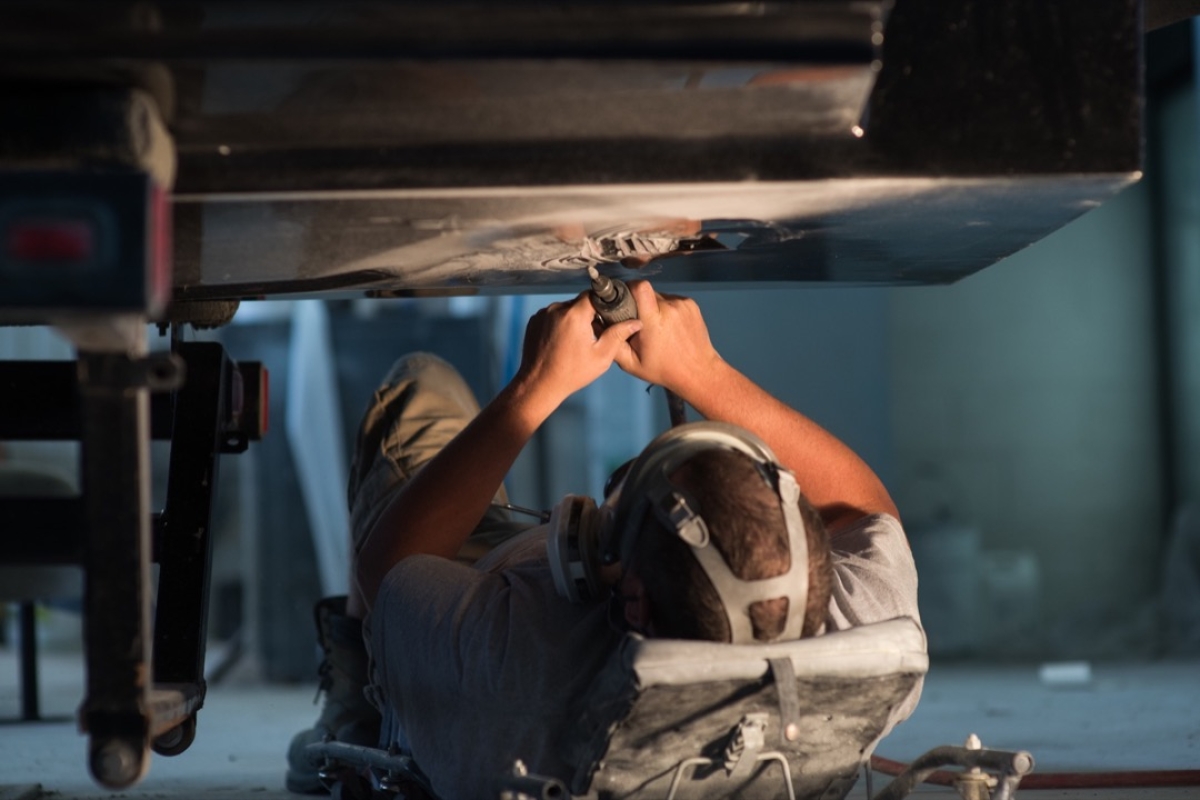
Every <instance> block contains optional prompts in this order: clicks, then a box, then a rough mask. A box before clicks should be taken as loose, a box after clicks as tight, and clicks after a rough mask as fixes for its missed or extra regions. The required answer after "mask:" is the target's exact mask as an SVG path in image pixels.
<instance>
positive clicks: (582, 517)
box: [546, 494, 607, 603]
mask: <svg viewBox="0 0 1200 800" xmlns="http://www.w3.org/2000/svg"><path fill="white" fill-rule="evenodd" d="M603 517H604V515H603V514H601V512H600V510H599V509H598V508H597V507H596V501H595V500H593V499H592V498H590V497H584V496H581V495H574V494H569V495H567V496H566V497H564V498H563V499H562V501H561V502H559V504H558V505H556V506H555V507H554V510H553V511H551V512H550V523H549V525H550V532H549V535H548V536H547V539H546V555H547V557H548V558H549V559H550V574H551V575H552V576H553V578H554V589H555V591H557V592H558V594H559V595H560V596H561V597H564V598H566V599H567V600H570V601H571V602H572V603H587V602H591V601H593V600H599V599H602V598H603V597H604V595H605V593H606V591H607V587H605V586H604V584H603V583H602V582H601V581H600V536H601V528H602V527H603V525H602V520H603Z"/></svg>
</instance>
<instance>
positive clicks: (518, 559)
mask: <svg viewBox="0 0 1200 800" xmlns="http://www.w3.org/2000/svg"><path fill="white" fill-rule="evenodd" d="M545 541H546V539H545V529H544V528H534V529H532V530H530V531H527V532H526V533H523V534H521V535H520V536H518V537H516V538H515V539H512V540H510V541H509V542H506V543H505V544H503V545H501V546H500V547H498V548H496V549H495V550H493V551H492V552H491V553H489V554H488V555H487V556H486V557H485V558H484V559H482V560H481V561H480V562H479V563H478V564H476V565H475V566H474V567H468V566H464V565H462V564H459V563H456V562H453V561H449V560H446V559H442V558H437V557H434V556H411V557H409V558H406V559H404V560H403V561H401V562H400V563H399V564H397V565H396V566H395V567H393V568H392V570H391V572H389V573H388V576H387V579H386V580H385V581H384V584H383V586H382V587H381V588H380V591H379V596H378V599H377V601H376V604H375V611H374V612H373V613H372V614H371V616H370V617H369V618H368V620H367V628H368V637H369V644H370V650H371V654H372V660H373V678H374V680H375V682H376V684H377V685H378V686H379V687H380V688H382V690H383V692H384V696H385V697H386V698H387V701H388V702H389V704H390V705H391V707H392V710H393V711H394V713H395V715H396V717H397V720H398V722H399V724H400V727H401V728H402V730H403V731H404V734H405V740H406V744H407V746H408V748H409V749H410V750H411V752H412V755H413V758H414V759H415V761H416V762H417V763H418V764H419V765H420V766H421V768H422V770H424V772H425V773H426V775H428V776H429V778H430V780H431V782H432V784H433V788H434V790H435V791H436V792H437V794H438V795H439V796H441V797H446V798H460V797H462V798H466V797H480V796H486V795H487V794H488V793H489V792H491V787H492V781H493V780H494V779H495V778H496V777H497V776H499V775H501V774H502V773H504V772H506V771H508V770H510V769H511V767H512V763H513V761H514V760H515V759H517V758H520V759H522V760H523V761H524V762H525V764H526V765H527V766H528V767H529V770H530V771H531V772H534V773H537V774H541V775H550V776H555V777H558V778H560V779H562V780H564V781H565V782H568V783H569V782H570V779H571V776H572V775H573V773H574V766H573V765H571V764H567V763H566V762H565V761H564V760H563V759H562V758H561V756H560V755H559V754H558V750H557V748H558V743H559V742H560V741H562V740H563V739H564V738H565V735H566V732H567V731H568V730H569V729H570V727H571V726H572V725H573V724H574V721H575V720H576V719H578V703H579V702H581V700H582V697H583V695H584V693H585V690H586V689H587V687H588V686H589V684H590V683H591V680H592V678H593V677H594V676H595V674H596V672H597V671H598V670H599V669H600V667H601V666H602V665H603V664H604V662H605V661H606V660H607V658H608V657H609V655H610V654H611V653H612V652H613V649H614V648H615V647H616V645H617V642H618V641H619V639H620V636H621V634H619V633H617V632H616V631H614V630H613V628H612V627H611V626H610V625H609V623H608V619H607V604H605V603H598V604H592V605H572V604H571V603H568V602H567V601H566V600H563V599H562V598H560V597H559V596H558V595H557V594H556V593H555V590H554V584H553V581H552V579H551V576H550V567H549V563H548V562H547V560H546V547H545ZM832 546H833V570H834V581H833V594H832V598H831V600H830V608H829V617H828V620H827V622H826V628H827V629H828V630H841V629H844V628H849V627H853V626H855V625H863V624H867V623H871V622H880V621H883V620H886V619H892V618H895V617H899V616H908V617H912V618H913V619H914V620H917V619H918V614H917V576H916V569H915V567H914V565H913V560H912V555H911V554H910V552H909V549H908V543H907V541H906V540H905V538H904V533H903V531H902V529H901V527H900V523H899V522H898V521H896V520H895V519H894V518H892V517H890V516H884V515H876V516H871V517H866V518H864V519H862V520H860V521H858V522H856V523H855V524H853V525H852V526H850V527H848V528H846V529H844V530H843V531H841V532H839V533H838V535H836V536H835V537H833V541H832ZM918 694H919V693H918V692H914V693H913V696H912V697H910V698H909V701H908V702H906V703H904V704H903V705H902V706H901V707H900V708H898V709H897V710H896V712H895V713H894V715H893V717H894V719H893V722H894V721H897V720H899V719H904V718H905V717H907V716H908V715H909V714H910V713H912V709H913V707H915V705H916V700H917V696H918Z"/></svg>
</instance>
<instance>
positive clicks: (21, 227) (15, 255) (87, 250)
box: [4, 219, 96, 262]
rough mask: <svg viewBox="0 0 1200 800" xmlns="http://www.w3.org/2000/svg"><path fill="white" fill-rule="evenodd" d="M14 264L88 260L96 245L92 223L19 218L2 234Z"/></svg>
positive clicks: (6, 249) (78, 220) (77, 220)
mask: <svg viewBox="0 0 1200 800" xmlns="http://www.w3.org/2000/svg"><path fill="white" fill-rule="evenodd" d="M4 238H5V251H6V252H7V254H8V257H9V258H10V259H12V260H14V261H26V262H30V261H32V262H41V261H87V260H89V259H90V258H91V257H92V251H93V249H94V248H95V245H96V236H95V231H94V230H93V228H92V224H91V223H90V222H88V221H86V220H81V219H62V220H58V219H18V220H14V221H13V222H11V223H10V224H9V226H8V230H7V231H6V232H5V237H4Z"/></svg>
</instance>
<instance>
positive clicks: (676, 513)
mask: <svg viewBox="0 0 1200 800" xmlns="http://www.w3.org/2000/svg"><path fill="white" fill-rule="evenodd" d="M712 449H724V450H733V451H735V452H739V453H743V454H745V455H747V456H749V457H750V458H751V459H752V460H753V461H754V463H755V465H756V466H757V468H758V471H759V473H760V474H761V475H762V476H763V480H764V481H765V482H766V484H767V485H768V486H769V487H770V488H771V490H772V491H773V492H774V494H775V496H776V497H778V498H779V505H780V508H781V510H782V511H783V518H784V521H785V523H786V526H787V536H788V547H789V550H790V551H791V567H790V569H789V570H788V571H787V572H786V573H784V574H783V575H778V576H776V577H773V578H765V579H762V580H742V579H741V578H738V577H737V576H736V575H734V574H733V571H732V570H730V568H729V565H728V564H726V563H725V559H724V558H723V557H722V556H721V553H720V551H719V550H718V549H717V547H716V545H715V544H713V543H712V541H711V539H710V537H709V532H708V526H707V524H706V523H705V521H704V519H703V518H702V517H701V516H700V515H699V514H698V513H697V511H696V508H697V504H696V503H695V501H693V500H690V499H689V498H688V496H687V493H686V492H685V491H683V490H682V489H680V488H678V487H676V486H675V485H674V484H672V483H671V481H670V479H669V476H670V475H671V474H672V473H674V472H675V470H676V469H678V468H679V467H680V466H682V465H683V463H684V462H686V461H687V460H688V459H690V458H691V457H692V456H694V455H696V454H697V453H700V452H702V451H705V450H712ZM799 499H800V487H799V486H798V485H797V484H796V479H795V477H794V476H793V475H792V473H791V472H789V471H788V470H786V469H784V468H783V467H782V466H781V465H780V464H779V463H778V460H777V459H776V458H775V455H774V454H773V453H772V452H771V450H770V448H768V447H767V445H766V443H765V442H763V441H762V440H761V439H759V438H758V437H757V436H754V435H753V434H751V433H750V432H749V431H746V430H743V429H741V428H738V427H736V426H733V425H727V424H725V423H720V422H692V423H688V424H686V425H679V426H677V427H674V428H672V429H671V430H669V431H667V432H666V433H664V434H662V435H661V436H659V437H658V438H657V439H655V440H654V441H653V442H651V443H650V445H649V446H647V447H646V449H645V450H643V451H642V454H641V455H640V456H638V458H637V459H636V460H635V461H634V462H633V464H632V466H630V467H629V470H628V471H627V472H626V474H625V476H624V478H623V479H622V480H621V481H620V483H619V484H618V485H617V486H616V488H615V489H614V490H613V491H612V492H611V493H609V494H608V496H607V497H606V499H605V501H604V503H603V504H601V505H597V504H596V502H595V501H594V500H593V499H592V498H590V497H583V496H579V495H567V496H566V497H564V498H563V500H562V501H561V502H560V503H559V504H558V505H557V506H555V507H554V509H553V511H551V513H550V523H549V528H550V530H549V536H548V538H547V541H546V551H547V555H548V556H549V560H550V571H551V574H552V575H553V578H554V587H555V589H556V590H557V591H558V593H559V594H560V595H561V596H562V597H565V598H566V599H567V600H570V601H571V602H573V603H587V602H592V601H596V600H601V599H603V598H604V597H605V595H606V594H607V591H608V589H607V587H606V586H605V585H604V583H603V582H602V580H601V578H600V572H601V567H603V566H604V565H606V564H613V563H616V562H618V561H620V562H622V563H624V564H628V563H629V559H630V556H631V554H632V553H633V549H634V545H635V543H636V541H637V537H638V535H639V534H640V532H641V529H642V525H643V523H644V522H645V520H646V517H647V515H653V516H654V517H655V519H657V521H658V522H659V523H660V524H661V525H662V526H663V527H664V528H665V529H666V530H667V531H668V532H673V533H674V534H675V535H676V536H678V537H679V538H680V539H681V540H683V541H684V542H685V543H686V544H687V545H688V546H689V547H690V549H691V552H692V554H693V555H694V556H695V558H696V561H697V562H698V563H699V564H700V567H701V568H702V569H703V570H704V573H705V575H707V576H708V579H709V581H710V582H711V583H712V585H713V588H714V589H715V590H716V592H717V596H718V597H719V598H720V599H721V604H722V606H724V609H725V615H726V617H727V619H728V620H729V629H730V631H731V632H732V635H733V642H734V644H752V643H755V641H756V640H755V639H754V632H753V630H754V629H753V625H752V624H751V621H750V606H751V605H752V604H753V603H756V602H758V601H761V600H773V599H776V598H780V597H786V598H788V616H787V622H786V625H785V626H784V630H783V633H782V634H781V635H780V636H779V637H778V638H779V639H784V640H786V639H798V638H800V632H801V630H802V628H803V627H804V612H805V606H806V605H807V600H808V538H807V536H806V534H805V529H804V521H803V519H802V518H801V516H800V508H799V505H798V503H799Z"/></svg>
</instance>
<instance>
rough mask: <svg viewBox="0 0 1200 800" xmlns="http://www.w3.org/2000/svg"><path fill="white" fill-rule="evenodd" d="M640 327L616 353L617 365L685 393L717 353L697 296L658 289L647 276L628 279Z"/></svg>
mask: <svg viewBox="0 0 1200 800" xmlns="http://www.w3.org/2000/svg"><path fill="white" fill-rule="evenodd" d="M629 291H630V293H631V294H633V299H634V300H635V301H637V307H638V318H639V319H641V321H642V329H641V331H639V332H638V335H637V336H635V337H633V338H632V339H630V340H629V347H628V348H627V349H624V350H621V351H619V352H618V353H617V357H616V361H617V364H618V365H619V366H620V367H621V369H623V370H625V371H626V372H628V373H629V374H630V375H633V376H635V377H637V378H641V379H642V380H644V381H647V382H648V383H653V384H657V385H658V386H662V387H665V388H667V389H670V390H671V391H673V392H675V393H676V394H678V395H680V396H681V397H683V398H685V399H687V398H689V397H690V394H691V393H692V392H693V391H695V389H696V387H697V386H698V385H699V384H700V383H701V382H702V381H703V379H704V377H705V376H706V375H708V374H709V371H710V370H711V369H712V368H713V367H715V366H716V365H718V364H720V363H721V356H720V355H719V354H718V353H717V351H716V349H715V348H714V347H713V346H712V341H711V340H710V339H709V336H708V326H707V325H705V324H704V317H703V316H701V314H700V307H699V306H698V305H696V301H694V300H692V299H691V298H688V297H679V296H677V295H669V294H658V293H657V292H655V291H654V287H653V286H651V285H650V283H649V282H648V281H632V282H631V283H630V284H629Z"/></svg>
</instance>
